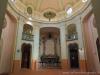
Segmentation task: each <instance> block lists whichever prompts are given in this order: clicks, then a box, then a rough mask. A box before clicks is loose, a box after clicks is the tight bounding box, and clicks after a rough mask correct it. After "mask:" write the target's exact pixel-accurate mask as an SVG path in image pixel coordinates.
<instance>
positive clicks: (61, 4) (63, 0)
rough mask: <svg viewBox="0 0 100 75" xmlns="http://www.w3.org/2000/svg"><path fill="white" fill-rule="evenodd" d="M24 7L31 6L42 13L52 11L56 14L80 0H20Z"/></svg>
mask: <svg viewBox="0 0 100 75" xmlns="http://www.w3.org/2000/svg"><path fill="white" fill-rule="evenodd" d="M20 1H21V2H22V3H23V4H24V5H27V6H28V5H31V6H32V7H33V8H34V10H36V11H39V12H43V11H45V10H47V9H53V10H55V11H56V12H60V11H63V10H64V9H65V8H67V6H68V5H70V6H74V5H76V4H77V3H78V2H79V1H80V0H20Z"/></svg>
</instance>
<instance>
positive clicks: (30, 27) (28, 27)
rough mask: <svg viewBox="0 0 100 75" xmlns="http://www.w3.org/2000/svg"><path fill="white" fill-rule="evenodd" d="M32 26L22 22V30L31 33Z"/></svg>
mask: <svg viewBox="0 0 100 75" xmlns="http://www.w3.org/2000/svg"><path fill="white" fill-rule="evenodd" d="M32 31H33V27H32V26H31V25H29V24H24V26H23V32H24V33H26V34H30V35H32Z"/></svg>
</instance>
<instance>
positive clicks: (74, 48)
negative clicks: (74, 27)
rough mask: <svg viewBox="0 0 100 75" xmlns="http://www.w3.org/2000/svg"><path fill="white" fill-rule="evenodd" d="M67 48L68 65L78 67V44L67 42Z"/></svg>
mask: <svg viewBox="0 0 100 75" xmlns="http://www.w3.org/2000/svg"><path fill="white" fill-rule="evenodd" d="M68 48H69V58H70V67H71V68H79V58H78V57H79V53H78V44H77V43H72V44H69V47H68Z"/></svg>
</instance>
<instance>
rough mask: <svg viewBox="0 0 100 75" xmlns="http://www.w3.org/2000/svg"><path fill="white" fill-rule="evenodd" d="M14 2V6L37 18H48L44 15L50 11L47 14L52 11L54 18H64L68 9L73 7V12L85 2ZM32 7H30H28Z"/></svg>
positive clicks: (38, 0)
mask: <svg viewBox="0 0 100 75" xmlns="http://www.w3.org/2000/svg"><path fill="white" fill-rule="evenodd" d="M10 3H12V4H14V6H15V7H16V8H17V9H18V10H19V11H20V12H22V13H24V14H27V15H28V14H31V15H32V16H35V17H36V18H38V19H40V17H41V18H42V20H43V19H44V20H46V19H47V17H45V16H44V13H46V12H49V14H47V16H48V15H49V16H51V15H52V13H53V15H55V16H54V18H53V17H52V19H53V20H57V19H59V17H60V18H64V16H66V15H68V14H66V11H65V10H67V9H68V8H72V9H73V12H75V11H76V10H77V9H79V8H81V7H82V6H83V5H84V4H85V3H83V2H82V0H13V1H12V2H10ZM28 7H30V9H27V8H28Z"/></svg>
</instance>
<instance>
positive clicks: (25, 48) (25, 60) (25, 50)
mask: <svg viewBox="0 0 100 75" xmlns="http://www.w3.org/2000/svg"><path fill="white" fill-rule="evenodd" d="M31 48H32V46H31V44H26V43H24V44H22V61H21V68H30V63H31Z"/></svg>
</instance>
